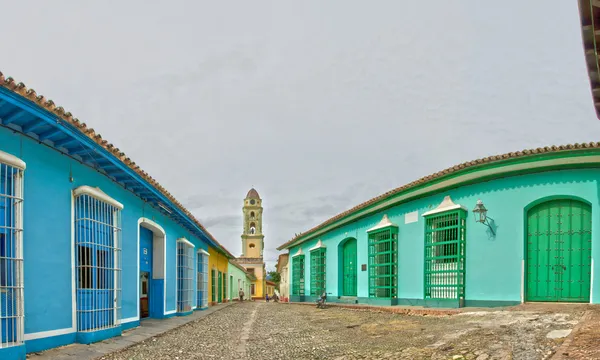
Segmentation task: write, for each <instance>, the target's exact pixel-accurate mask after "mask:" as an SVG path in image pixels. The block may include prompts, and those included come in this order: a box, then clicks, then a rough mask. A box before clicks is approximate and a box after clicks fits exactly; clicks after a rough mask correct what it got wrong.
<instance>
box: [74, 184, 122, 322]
mask: <svg viewBox="0 0 600 360" xmlns="http://www.w3.org/2000/svg"><path fill="white" fill-rule="evenodd" d="M74 195H75V196H74V202H75V204H74V216H75V218H74V220H75V227H74V228H75V266H76V278H77V281H76V284H77V294H76V296H77V331H80V332H85V331H98V330H103V329H108V328H112V327H116V326H118V325H119V324H120V320H121V209H122V205H121V204H119V203H118V202H116V201H114V200H112V199H110V198H108V197H107V196H106V195H105V194H104V193H102V192H101V191H100V190H98V189H93V188H90V187H87V186H82V187H80V188H78V189H76V190H75V192H74Z"/></svg>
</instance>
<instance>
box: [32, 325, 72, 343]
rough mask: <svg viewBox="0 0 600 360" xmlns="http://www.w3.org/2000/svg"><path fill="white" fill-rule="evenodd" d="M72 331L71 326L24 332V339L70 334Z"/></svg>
mask: <svg viewBox="0 0 600 360" xmlns="http://www.w3.org/2000/svg"><path fill="white" fill-rule="evenodd" d="M74 332H75V329H73V328H66V329H58V330H49V331H40V332H36V333H29V334H25V340H26V341H27V340H35V339H42V338H47V337H51V336H58V335H66V334H72V333H74Z"/></svg>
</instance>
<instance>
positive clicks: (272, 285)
mask: <svg viewBox="0 0 600 360" xmlns="http://www.w3.org/2000/svg"><path fill="white" fill-rule="evenodd" d="M265 285H266V287H267V295H269V298H272V297H273V295H275V285H276V284H275V283H274V282H272V281H269V280H266V281H265Z"/></svg>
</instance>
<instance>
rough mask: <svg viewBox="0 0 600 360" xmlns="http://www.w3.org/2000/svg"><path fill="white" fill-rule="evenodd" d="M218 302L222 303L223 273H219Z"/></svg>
mask: <svg viewBox="0 0 600 360" xmlns="http://www.w3.org/2000/svg"><path fill="white" fill-rule="evenodd" d="M219 302H223V273H221V272H220V271H219Z"/></svg>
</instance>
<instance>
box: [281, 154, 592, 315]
mask: <svg viewBox="0 0 600 360" xmlns="http://www.w3.org/2000/svg"><path fill="white" fill-rule="evenodd" d="M599 166H600V143H590V144H581V145H580V144H575V145H567V146H559V147H556V146H552V147H546V148H538V149H533V150H525V151H519V152H514V153H509V154H504V155H500V156H492V157H487V158H484V159H478V160H476V161H471V162H468V163H463V164H460V165H457V166H454V167H452V168H449V169H446V170H443V171H440V172H438V173H435V174H433V175H430V176H427V177H424V178H422V179H419V180H417V181H414V182H411V183H409V184H406V185H404V186H401V187H399V188H396V189H393V190H391V191H388V192H386V193H385V194H382V195H380V196H378V197H375V198H373V199H371V200H369V201H367V202H365V203H362V204H359V205H357V206H355V207H353V208H352V209H350V210H348V211H345V212H343V213H341V214H339V215H336V216H334V217H333V218H331V219H328V220H326V221H324V222H323V223H321V224H320V225H318V226H316V227H314V228H312V229H310V230H307V231H305V232H303V233H300V234H299V235H298V236H296V237H295V238H293V239H291V240H290V241H288V242H286V243H285V244H283V245H281V246H280V247H279V248H278V249H279V250H288V251H289V256H290V264H291V265H290V271H289V273H290V275H289V279H288V280H289V282H290V301H314V300H315V299H316V298H317V296H318V295H319V294H321V293H322V292H324V291H325V292H327V293H329V295H328V301H332V302H347V303H365V304H378V305H420V306H431V307H460V306H503V305H514V304H519V303H521V302H525V301H546V302H581V303H600V283H599V282H600V270H598V266H594V259H598V258H599V256H600V230H598V229H599V228H600V217H599V216H597V215H594V214H599V213H600V181H599V179H600V169H599Z"/></svg>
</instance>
